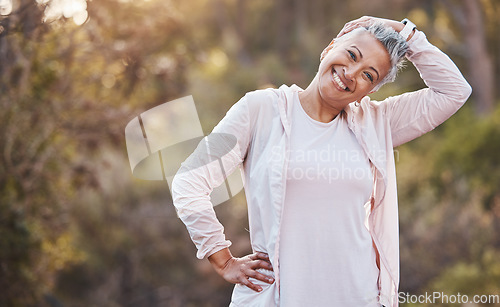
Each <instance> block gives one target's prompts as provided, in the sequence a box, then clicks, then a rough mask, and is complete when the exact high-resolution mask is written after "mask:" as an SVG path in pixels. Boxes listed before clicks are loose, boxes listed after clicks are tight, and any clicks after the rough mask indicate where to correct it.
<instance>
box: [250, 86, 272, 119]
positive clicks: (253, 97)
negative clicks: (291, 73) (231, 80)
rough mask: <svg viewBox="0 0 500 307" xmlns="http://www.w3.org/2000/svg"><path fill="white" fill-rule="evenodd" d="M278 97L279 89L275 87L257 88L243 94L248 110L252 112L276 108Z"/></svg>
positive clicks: (256, 112)
mask: <svg viewBox="0 0 500 307" xmlns="http://www.w3.org/2000/svg"><path fill="white" fill-rule="evenodd" d="M279 98H280V90H279V89H275V88H266V89H259V90H255V91H252V92H248V93H246V95H245V100H246V103H247V105H248V108H249V111H250V112H251V113H253V114H258V113H260V112H266V111H267V112H269V111H273V110H276V109H277V104H278V100H279Z"/></svg>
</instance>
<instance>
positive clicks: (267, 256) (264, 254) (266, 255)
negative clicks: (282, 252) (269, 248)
mask: <svg viewBox="0 0 500 307" xmlns="http://www.w3.org/2000/svg"><path fill="white" fill-rule="evenodd" d="M256 254H257V256H258V257H259V258H260V259H264V260H269V255H268V254H267V253H263V252H256Z"/></svg>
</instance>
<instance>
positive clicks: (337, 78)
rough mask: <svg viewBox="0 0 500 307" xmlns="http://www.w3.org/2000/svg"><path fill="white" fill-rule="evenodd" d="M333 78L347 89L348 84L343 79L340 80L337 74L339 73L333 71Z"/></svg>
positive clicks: (341, 86)
mask: <svg viewBox="0 0 500 307" xmlns="http://www.w3.org/2000/svg"><path fill="white" fill-rule="evenodd" d="M333 80H335V82H337V84H338V85H339V86H340V88H343V89H344V90H346V89H347V86H345V84H344V82H342V80H340V77H339V75H337V73H336V72H335V71H333Z"/></svg>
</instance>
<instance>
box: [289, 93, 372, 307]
mask: <svg viewBox="0 0 500 307" xmlns="http://www.w3.org/2000/svg"><path fill="white" fill-rule="evenodd" d="M297 97H298V96H296V98H297ZM293 103H294V105H293V110H292V120H293V122H292V123H293V124H292V131H291V139H290V163H289V168H288V171H287V183H286V184H287V185H286V196H285V203H284V208H283V210H284V211H283V221H282V228H281V239H280V263H279V266H280V272H281V284H280V305H281V306H282V307H294V306H297V307H303V306H315V307H323V306H325V307H326V306H328V307H331V306H347V307H349V306H353V307H354V306H356V307H367V306H370V307H371V306H380V304H379V303H378V294H379V291H378V286H377V279H378V273H379V271H378V268H377V265H376V260H375V259H376V258H375V250H374V248H373V245H372V239H371V236H370V234H369V232H368V229H367V228H366V227H365V224H364V223H365V218H366V213H365V212H366V211H365V208H364V204H365V203H366V202H367V201H368V200H369V198H370V195H371V191H372V187H373V175H372V173H371V168H370V163H369V161H368V158H367V156H366V155H365V154H364V153H363V150H362V148H361V146H360V145H359V144H358V142H357V140H356V138H355V136H354V134H353V133H352V132H351V130H349V128H348V126H347V121H346V118H345V116H343V115H342V113H341V114H339V115H338V116H337V117H336V118H335V119H334V120H333V121H331V122H329V123H322V122H318V121H316V120H314V119H312V118H311V117H309V115H307V113H306V112H305V111H304V109H303V108H302V106H301V104H300V102H299V100H298V99H294V102H293Z"/></svg>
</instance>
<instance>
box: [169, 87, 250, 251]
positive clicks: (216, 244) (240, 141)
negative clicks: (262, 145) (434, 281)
mask: <svg viewBox="0 0 500 307" xmlns="http://www.w3.org/2000/svg"><path fill="white" fill-rule="evenodd" d="M247 96H248V94H247V95H245V96H244V97H243V98H241V99H240V100H239V101H238V102H237V103H235V104H234V105H233V106H232V107H231V108H230V110H229V111H228V112H227V113H226V115H225V117H224V118H223V119H222V120H221V121H220V122H219V123H218V124H217V126H216V127H215V128H214V129H213V131H212V133H211V134H210V135H208V136H206V137H205V138H204V139H202V141H201V142H200V144H198V147H197V148H196V150H195V151H194V152H193V153H192V154H191V155H190V156H189V157H188V158H187V159H186V161H184V162H183V163H182V164H181V167H180V168H179V170H178V171H177V173H176V175H175V176H174V179H173V181H172V187H171V190H172V198H173V202H174V206H175V208H176V210H177V214H178V216H179V218H180V219H181V220H182V222H183V223H184V224H185V225H186V227H187V229H188V232H189V235H190V236H191V239H192V240H193V242H194V244H195V245H196V248H197V249H198V252H197V254H196V256H197V257H198V258H199V259H203V258H205V257H208V256H210V255H212V254H213V253H215V252H217V251H219V250H221V249H223V248H226V247H228V246H230V245H231V242H230V241H229V240H226V238H225V235H224V227H223V226H222V224H221V223H220V222H219V221H218V219H217V217H216V215H215V211H214V208H213V205H212V202H211V199H210V193H211V192H212V190H213V189H214V188H215V187H217V186H219V185H221V184H222V183H223V182H224V180H225V179H226V177H227V176H229V175H230V174H231V173H232V172H233V171H234V170H235V169H236V168H237V167H238V166H239V165H240V164H241V163H242V162H243V160H244V158H245V155H246V152H247V149H248V145H249V142H250V135H251V132H250V118H249V108H248V102H247Z"/></svg>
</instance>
